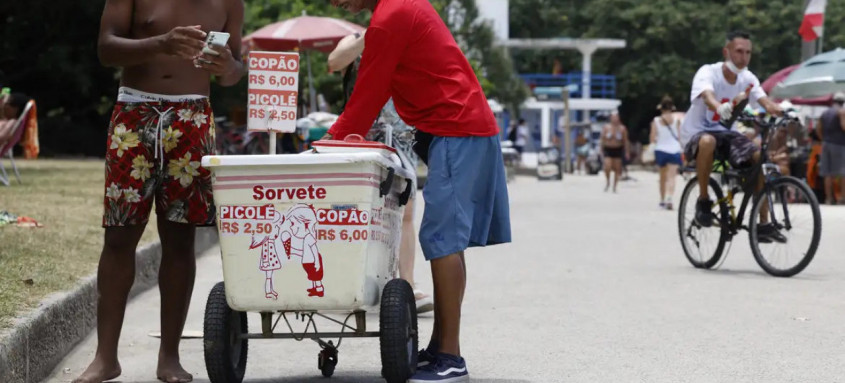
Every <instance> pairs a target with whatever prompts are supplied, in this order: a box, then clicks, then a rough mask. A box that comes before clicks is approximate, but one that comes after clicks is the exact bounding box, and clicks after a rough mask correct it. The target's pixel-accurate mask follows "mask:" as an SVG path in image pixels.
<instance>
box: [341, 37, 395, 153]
mask: <svg viewBox="0 0 845 383" xmlns="http://www.w3.org/2000/svg"><path fill="white" fill-rule="evenodd" d="M365 39H366V41H365V43H364V44H365V48H364V53H363V57H362V58H361V68H360V69H359V71H358V78H357V79H356V80H355V83H356V86H355V88H354V90H353V91H352V96H351V97H350V98H349V103H348V104H347V105H346V109H345V110H344V112H343V114H341V115H340V117H339V118H338V119H337V121H336V122H335V123H334V125H332V127H331V129H329V132H328V134H327V135H326V136H327V137H325V138H336V139H340V140H342V139H344V138H345V137H346V136H347V135H350V134H360V135H362V136H363V135H366V134H367V132H368V131H369V130H370V127H371V126H372V125H373V121H375V119H376V117H377V116H378V113H379V111H380V110H381V108H382V107H384V104H385V103H386V102H387V100H388V99H389V98H390V82H391V79H392V78H393V72H395V71H396V66H397V65H398V64H399V59H400V58H401V57H402V53H403V52H404V51H405V48H406V47H407V33H405V32H402V31H388V30H387V29H384V28H382V27H380V26H372V25H371V26H370V27H369V29H368V30H367V35H366V37H365Z"/></svg>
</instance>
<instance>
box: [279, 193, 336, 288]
mask: <svg viewBox="0 0 845 383" xmlns="http://www.w3.org/2000/svg"><path fill="white" fill-rule="evenodd" d="M286 218H287V219H288V220H289V221H290V234H291V236H290V237H289V238H288V237H287V236H286V235H283V236H282V243H283V244H284V247H285V250H286V251H287V252H288V254H289V255H294V256H297V257H300V258H301V260H302V268H303V269H304V270H305V273H306V274H308V280H309V281H311V288H310V289H308V290H307V291H308V296H309V297H322V296H323V294H324V293H325V290H324V288H323V256H322V255H321V254H320V250H319V249H318V248H317V236H316V233H317V227H316V226H317V213H316V212H314V208H313V207H311V206H307V205H296V206H294V207H293V208H292V209H291V210H290V211H289V212H288V214H287V217H286ZM283 234H287V233H283Z"/></svg>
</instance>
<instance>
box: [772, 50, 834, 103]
mask: <svg viewBox="0 0 845 383" xmlns="http://www.w3.org/2000/svg"><path fill="white" fill-rule="evenodd" d="M843 91H845V49H842V48H836V50H832V51H829V52H825V53H822V54H819V55H816V56H813V57H812V58H810V59H809V60H807V61H805V62H804V63H802V64H801V66H799V67H798V68H797V69H795V70H794V71H792V73H790V74H789V75H788V76H786V78H784V79H783V81H780V82H779V83H778V84H777V85H775V86H774V88H773V89H772V97H774V98H782V99H789V98H794V97H802V98H813V97H823V96H826V95H829V94H831V93H834V92H843Z"/></svg>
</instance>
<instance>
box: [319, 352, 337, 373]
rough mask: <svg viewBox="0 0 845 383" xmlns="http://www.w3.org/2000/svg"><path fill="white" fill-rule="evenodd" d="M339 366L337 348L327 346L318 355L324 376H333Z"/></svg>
mask: <svg viewBox="0 0 845 383" xmlns="http://www.w3.org/2000/svg"><path fill="white" fill-rule="evenodd" d="M336 366H337V348H334V347H326V348H324V349H323V350H322V351H320V354H319V355H317V367H318V368H319V369H320V372H322V373H323V376H325V377H327V378H331V377H332V375H334V368H335V367H336Z"/></svg>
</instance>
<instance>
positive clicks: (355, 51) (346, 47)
mask: <svg viewBox="0 0 845 383" xmlns="http://www.w3.org/2000/svg"><path fill="white" fill-rule="evenodd" d="M365 33H366V31H364V32H362V33H356V34H354V35H349V36H346V37H344V38H343V39H341V40H340V42H339V43H337V48H335V49H334V50H333V51H332V53H329V72H337V71H339V70H341V69H343V68H346V67H347V66H349V64H351V63H352V62H353V61H355V59H356V58H357V57H358V56H360V55H361V53H362V52H364V34H365Z"/></svg>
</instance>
